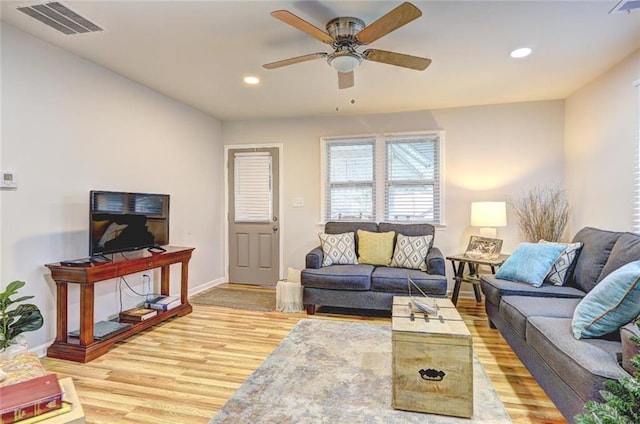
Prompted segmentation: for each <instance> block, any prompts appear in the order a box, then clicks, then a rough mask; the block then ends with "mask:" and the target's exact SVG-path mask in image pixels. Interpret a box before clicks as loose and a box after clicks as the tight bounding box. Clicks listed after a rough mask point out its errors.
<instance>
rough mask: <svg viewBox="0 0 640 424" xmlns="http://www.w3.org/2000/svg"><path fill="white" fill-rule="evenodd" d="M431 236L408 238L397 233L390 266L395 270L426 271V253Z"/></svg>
mask: <svg viewBox="0 0 640 424" xmlns="http://www.w3.org/2000/svg"><path fill="white" fill-rule="evenodd" d="M432 239H433V236H432V235H428V236H415V237H409V236H405V235H404V234H400V233H398V239H397V240H396V248H395V250H394V251H393V259H392V260H391V266H392V267H396V268H409V269H419V270H420V271H426V270H427V263H426V262H425V260H426V259H427V253H429V244H430V243H431V240H432Z"/></svg>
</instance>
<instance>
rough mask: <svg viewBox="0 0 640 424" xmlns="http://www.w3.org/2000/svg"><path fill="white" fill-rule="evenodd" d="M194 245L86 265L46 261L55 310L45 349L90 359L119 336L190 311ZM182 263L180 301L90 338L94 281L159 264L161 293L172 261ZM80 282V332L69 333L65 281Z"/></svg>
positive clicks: (64, 356)
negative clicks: (76, 334) (52, 334)
mask: <svg viewBox="0 0 640 424" xmlns="http://www.w3.org/2000/svg"><path fill="white" fill-rule="evenodd" d="M193 250H194V248H192V247H167V251H166V252H163V253H153V254H152V253H148V252H146V251H145V252H144V253H143V254H142V255H143V256H138V257H135V258H132V259H126V258H124V257H121V258H119V259H115V260H114V261H113V262H109V263H102V264H91V265H87V266H79V267H74V266H64V265H61V264H60V263H54V264H47V265H45V266H46V267H47V268H49V269H50V270H51V277H52V278H53V280H54V281H55V282H56V293H57V299H56V304H57V312H56V340H55V341H54V342H53V344H52V345H51V346H50V347H49V349H47V356H49V357H51V358H59V359H67V360H70V361H76V362H89V361H91V360H93V359H95V358H97V357H99V356H101V355H104V354H105V353H107V352H108V351H109V350H110V349H111V348H112V347H113V346H114V345H115V344H116V342H118V341H120V340H124V339H126V338H127V337H129V336H132V335H133V334H136V333H139V332H140V331H142V330H144V329H146V328H148V327H151V326H153V325H155V324H158V323H159V322H162V321H165V320H167V319H169V318H171V317H174V316H176V315H177V316H183V315H187V314H189V313H190V312H191V311H192V310H193V307H192V306H191V305H190V304H189V300H188V298H187V295H188V288H189V287H188V284H189V282H188V280H189V260H190V259H191V253H192V252H193ZM177 263H180V264H181V265H182V278H181V282H180V300H181V302H182V304H181V305H180V306H178V307H177V308H174V309H171V310H169V311H166V312H160V311H159V313H158V315H156V316H155V317H153V318H150V319H148V320H145V321H142V322H138V323H134V324H133V326H132V327H130V328H128V329H126V330H125V331H123V332H121V333H118V334H115V335H113V336H111V337H108V338H105V339H103V340H94V339H93V324H94V318H93V309H94V285H95V284H96V283H99V282H101V281H104V280H109V279H112V278H119V277H121V276H124V275H128V274H133V273H136V272H142V271H147V270H150V269H154V268H160V269H161V273H160V293H161V294H163V295H169V276H170V272H169V268H170V266H171V265H173V264H177ZM69 283H71V284H80V336H79V337H70V336H69V335H68V328H67V319H68V316H67V285H68V284H69Z"/></svg>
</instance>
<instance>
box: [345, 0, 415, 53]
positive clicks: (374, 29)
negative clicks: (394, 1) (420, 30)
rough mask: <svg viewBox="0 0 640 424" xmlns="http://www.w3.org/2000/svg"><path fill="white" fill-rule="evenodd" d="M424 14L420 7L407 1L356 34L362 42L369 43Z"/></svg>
mask: <svg viewBox="0 0 640 424" xmlns="http://www.w3.org/2000/svg"><path fill="white" fill-rule="evenodd" d="M420 16H422V12H421V11H420V9H418V8H417V7H415V6H414V5H412V4H411V3H408V2H405V3H402V4H401V5H400V6H398V7H396V8H395V9H393V10H392V11H391V12H389V13H387V14H386V15H384V16H383V17H381V18H380V19H378V20H377V21H375V22H373V23H372V24H371V25H367V26H366V27H365V28H364V29H363V30H362V31H360V32H359V33H357V34H356V40H357V41H358V42H359V43H360V44H369V43H372V42H374V41H376V40H377V39H378V38H380V37H383V36H385V35H387V34H389V33H390V32H391V31H395V30H396V29H398V28H400V27H401V26H403V25H406V24H408V23H409V22H411V21H413V20H414V19H417V18H419V17H420Z"/></svg>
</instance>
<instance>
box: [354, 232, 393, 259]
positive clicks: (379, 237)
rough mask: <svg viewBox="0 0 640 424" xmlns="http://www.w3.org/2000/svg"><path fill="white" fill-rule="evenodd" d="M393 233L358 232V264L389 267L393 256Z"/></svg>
mask: <svg viewBox="0 0 640 424" xmlns="http://www.w3.org/2000/svg"><path fill="white" fill-rule="evenodd" d="M395 235H396V233H395V231H389V232H388V233H372V232H369V231H363V230H358V255H359V257H358V262H359V263H361V264H370V265H384V266H389V264H390V263H391V257H392V256H393V238H394V237H395Z"/></svg>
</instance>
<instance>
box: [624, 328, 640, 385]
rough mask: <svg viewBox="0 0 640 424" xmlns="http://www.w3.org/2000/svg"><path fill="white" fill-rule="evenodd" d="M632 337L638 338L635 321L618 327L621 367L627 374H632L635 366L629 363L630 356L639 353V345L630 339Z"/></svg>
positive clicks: (639, 334) (639, 329) (638, 330)
mask: <svg viewBox="0 0 640 424" xmlns="http://www.w3.org/2000/svg"><path fill="white" fill-rule="evenodd" d="M638 322H640V321H638ZM632 337H637V338H640V327H638V325H637V323H635V322H630V323H629V324H627V325H625V326H624V327H622V328H621V329H620V339H621V340H622V368H624V369H625V370H626V371H627V372H628V373H629V374H633V373H634V372H635V371H636V368H635V367H634V366H633V364H632V363H631V358H633V357H634V356H636V355H640V346H638V345H637V344H636V343H635V342H634V341H633V340H631V339H632Z"/></svg>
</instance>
